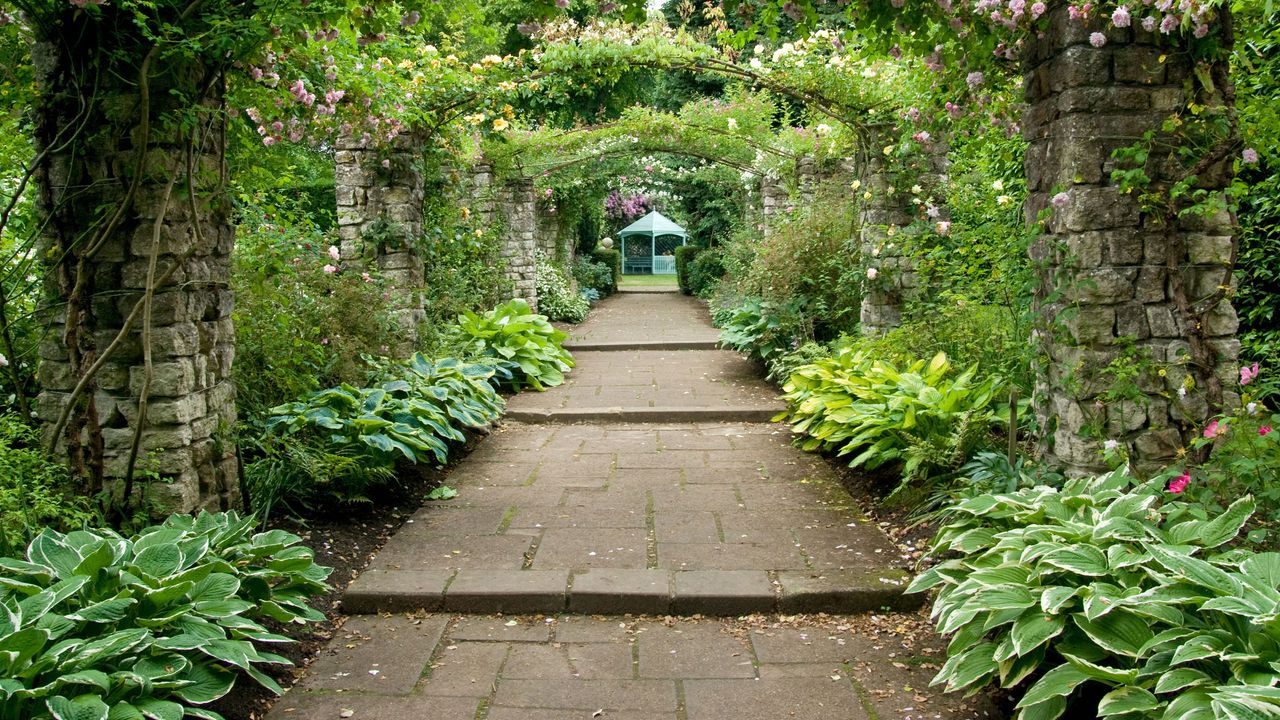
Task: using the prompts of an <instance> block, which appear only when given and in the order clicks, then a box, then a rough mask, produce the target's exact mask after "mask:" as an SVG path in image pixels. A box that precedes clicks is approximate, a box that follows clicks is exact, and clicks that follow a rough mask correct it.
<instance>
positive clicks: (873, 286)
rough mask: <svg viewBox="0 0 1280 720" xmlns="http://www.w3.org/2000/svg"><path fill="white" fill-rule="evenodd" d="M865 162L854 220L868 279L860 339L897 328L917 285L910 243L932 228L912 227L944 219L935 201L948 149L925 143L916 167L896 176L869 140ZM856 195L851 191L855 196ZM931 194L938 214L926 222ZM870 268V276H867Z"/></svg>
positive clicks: (941, 207)
mask: <svg viewBox="0 0 1280 720" xmlns="http://www.w3.org/2000/svg"><path fill="white" fill-rule="evenodd" d="M871 144H872V145H873V149H872V152H869V153H868V154H867V155H868V157H867V160H866V168H865V175H866V178H865V180H864V181H863V187H862V188H859V190H858V191H861V192H863V193H870V195H871V197H870V198H869V199H866V196H865V194H864V195H863V196H862V198H860V199H861V201H862V212H861V217H860V219H859V244H860V247H861V252H862V254H863V257H864V261H865V263H866V264H867V266H868V268H869V270H868V277H867V280H866V283H865V284H864V285H863V295H862V312H861V325H860V330H861V332H862V334H863V335H883V334H884V333H886V332H888V331H890V330H892V329H894V328H896V327H898V326H899V325H901V324H902V311H903V307H904V306H905V305H906V303H907V301H908V300H910V298H911V296H912V294H913V293H915V292H916V291H917V287H918V285H919V281H918V278H917V276H916V270H915V264H914V261H913V260H912V258H911V256H910V247H909V245H910V244H911V243H912V242H913V240H914V238H915V237H916V236H917V235H919V234H921V233H923V232H931V231H932V228H927V227H926V228H921V227H919V226H916V225H913V223H915V222H916V221H917V220H919V221H921V222H923V223H931V222H934V221H935V220H936V221H945V220H946V219H947V217H948V214H947V212H946V206H945V205H944V204H942V203H941V201H940V200H938V197H937V196H938V195H941V193H942V192H944V188H945V187H946V183H947V171H948V160H947V150H948V146H947V145H946V144H945V143H942V142H938V141H936V140H935V141H931V142H928V143H925V146H924V150H923V152H922V153H921V154H920V156H921V158H922V159H923V161H922V163H921V165H920V166H919V167H914V168H911V170H910V172H909V173H907V172H901V171H898V170H895V169H894V166H893V165H892V164H891V163H890V162H889V161H888V160H886V159H885V157H884V155H883V154H881V153H879V152H876V151H875V150H877V149H878V148H879V147H881V146H883V145H884V142H872V143H871ZM914 185H920V186H921V187H922V188H923V190H924V192H922V193H919V194H915V193H912V192H911V187H912V186H914ZM858 191H855V192H858ZM930 196H933V197H934V200H935V202H937V203H938V205H937V207H938V211H939V213H940V214H939V215H938V217H937V218H929V217H928V215H927V203H926V200H925V199H926V198H928V197H930ZM870 269H874V270H875V277H874V278H872V277H870V274H871V273H870Z"/></svg>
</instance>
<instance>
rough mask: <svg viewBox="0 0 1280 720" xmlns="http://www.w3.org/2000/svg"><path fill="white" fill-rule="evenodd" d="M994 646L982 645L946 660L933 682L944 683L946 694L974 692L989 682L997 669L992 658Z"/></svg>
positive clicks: (991, 644)
mask: <svg viewBox="0 0 1280 720" xmlns="http://www.w3.org/2000/svg"><path fill="white" fill-rule="evenodd" d="M995 649H996V646H995V644H993V643H989V642H988V643H982V644H981V645H977V646H975V647H972V648H970V649H968V650H966V651H965V652H963V653H961V654H959V655H953V656H952V657H950V658H947V662H946V663H945V664H944V665H943V666H942V669H941V670H939V671H938V675H937V677H935V678H934V682H935V683H938V682H946V686H947V692H952V691H955V690H961V689H964V688H971V689H973V690H976V689H978V688H980V687H981V686H982V685H984V684H986V682H987V681H989V680H990V678H991V676H992V675H994V674H995V673H996V671H997V670H998V669H999V667H998V666H997V664H996V661H995V660H994V659H993V658H992V655H993V654H994V653H995Z"/></svg>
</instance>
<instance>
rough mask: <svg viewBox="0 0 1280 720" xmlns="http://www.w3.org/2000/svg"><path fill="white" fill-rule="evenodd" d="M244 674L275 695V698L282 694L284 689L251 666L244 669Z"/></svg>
mask: <svg viewBox="0 0 1280 720" xmlns="http://www.w3.org/2000/svg"><path fill="white" fill-rule="evenodd" d="M244 672H245V674H246V675H248V676H249V677H251V678H253V679H254V680H256V681H258V684H259V685H261V686H262V687H264V688H266V689H268V690H270V691H271V692H273V693H275V694H276V695H277V696H279V695H283V694H284V688H282V687H280V684H279V683H277V682H276V681H275V680H273V679H271V676H270V675H267V674H266V673H264V672H262V671H261V670H259V669H258V668H256V667H253V666H252V665H251V666H249V667H247V668H244Z"/></svg>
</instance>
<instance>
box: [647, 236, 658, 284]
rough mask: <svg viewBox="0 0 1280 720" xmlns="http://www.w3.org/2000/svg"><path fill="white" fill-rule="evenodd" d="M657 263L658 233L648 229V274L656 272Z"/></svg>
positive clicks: (655, 273)
mask: <svg viewBox="0 0 1280 720" xmlns="http://www.w3.org/2000/svg"><path fill="white" fill-rule="evenodd" d="M657 263H658V233H657V232H656V231H653V230H650V231H649V274H650V275H657V274H658V268H657Z"/></svg>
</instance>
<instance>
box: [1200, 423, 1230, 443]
mask: <svg viewBox="0 0 1280 720" xmlns="http://www.w3.org/2000/svg"><path fill="white" fill-rule="evenodd" d="M1226 432H1227V426H1226V425H1225V424H1223V423H1219V422H1218V421H1217V420H1210V421H1209V424H1208V425H1205V426H1204V436H1205V437H1206V438H1208V439H1210V440H1212V439H1214V438H1216V437H1218V436H1219V435H1225V434H1226Z"/></svg>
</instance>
